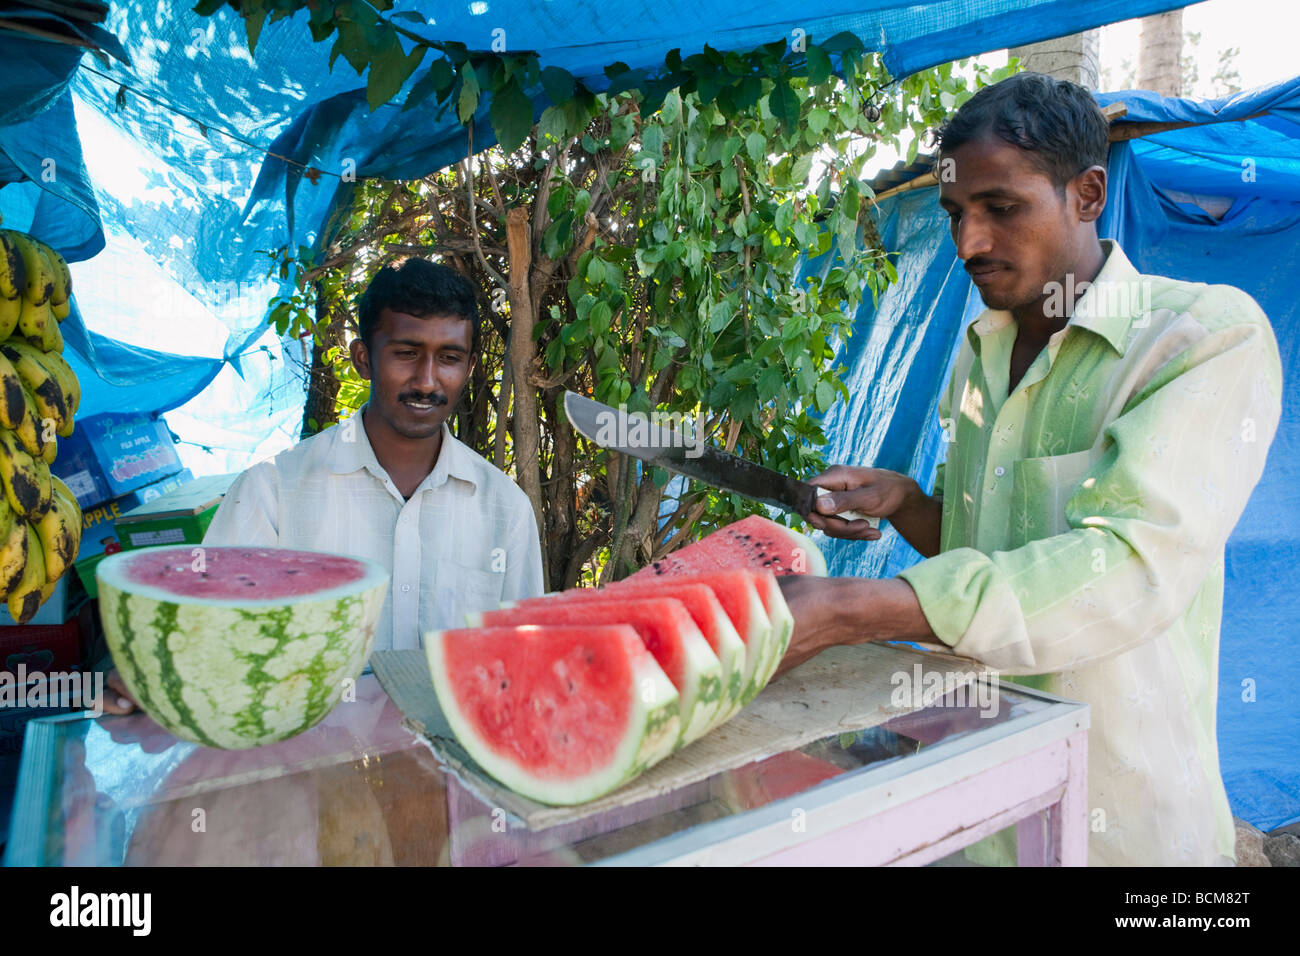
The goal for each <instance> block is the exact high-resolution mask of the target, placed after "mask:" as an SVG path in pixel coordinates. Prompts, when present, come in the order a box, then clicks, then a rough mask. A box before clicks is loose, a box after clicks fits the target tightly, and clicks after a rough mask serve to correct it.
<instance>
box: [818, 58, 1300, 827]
mask: <svg viewBox="0 0 1300 956" xmlns="http://www.w3.org/2000/svg"><path fill="white" fill-rule="evenodd" d="M1099 99H1100V100H1102V102H1103V103H1106V102H1110V101H1112V100H1117V99H1120V100H1123V101H1124V102H1125V103H1126V104H1128V105H1129V115H1128V117H1127V118H1129V119H1136V120H1140V121H1146V122H1179V121H1187V120H1203V119H1205V118H1214V117H1215V116H1216V115H1217V118H1220V119H1222V118H1225V117H1227V116H1236V117H1248V116H1252V115H1253V114H1256V113H1259V112H1261V111H1262V110H1265V109H1267V110H1269V111H1270V113H1271V114H1272V115H1270V116H1268V117H1263V118H1259V119H1254V120H1248V121H1245V122H1233V123H1226V122H1225V123H1220V124H1218V125H1213V126H1199V127H1194V128H1188V129H1181V130H1176V131H1170V132H1165V133H1160V134H1158V135H1156V136H1154V137H1152V138H1151V139H1150V140H1137V141H1133V142H1131V143H1123V144H1116V145H1115V146H1113V147H1112V149H1111V156H1110V164H1109V179H1110V196H1109V200H1108V204H1107V208H1106V213H1105V215H1104V217H1103V219H1102V221H1101V223H1100V232H1101V234H1102V235H1103V236H1106V237H1110V238H1115V239H1117V240H1118V241H1119V242H1120V244H1121V245H1122V246H1123V248H1124V251H1125V253H1126V254H1127V255H1128V256H1129V258H1130V259H1131V260H1132V261H1133V263H1134V265H1135V266H1137V268H1138V269H1139V270H1141V271H1143V272H1148V273H1158V274H1161V275H1167V276H1172V277H1174V278H1179V279H1187V280H1192V281H1200V282H1211V283H1227V284H1231V285H1235V286H1238V287H1239V288H1242V289H1245V290H1246V291H1247V292H1249V293H1250V294H1251V295H1252V296H1254V297H1255V299H1256V300H1257V301H1258V302H1259V303H1260V305H1261V306H1262V307H1263V308H1264V311H1265V312H1266V313H1267V314H1268V316H1269V319H1270V321H1271V322H1272V324H1273V328H1274V331H1275V333H1276V335H1277V340H1278V347H1279V350H1280V352H1281V356H1282V363H1283V368H1284V373H1283V378H1284V381H1283V387H1284V395H1283V400H1282V401H1283V416H1282V422H1281V425H1280V426H1279V430H1278V433H1277V436H1276V438H1275V439H1274V442H1273V445H1272V447H1271V450H1270V452H1269V460H1268V467H1267V469H1266V471H1265V473H1264V476H1263V478H1262V479H1261V481H1260V483H1259V485H1258V486H1257V487H1256V489H1255V492H1254V495H1253V496H1252V497H1251V500H1250V503H1249V505H1248V506H1247V508H1246V511H1245V513H1244V514H1243V515H1242V518H1241V521H1240V522H1239V523H1238V525H1237V528H1236V530H1235V531H1234V533H1233V535H1232V537H1231V538H1230V539H1229V542H1228V547H1227V558H1226V560H1227V581H1226V586H1225V596H1224V611H1223V631H1222V638H1221V643H1220V652H1219V718H1218V719H1219V727H1218V730H1219V755H1220V765H1221V771H1222V773H1223V779H1224V784H1225V786H1226V787H1227V790H1228V796H1229V799H1230V801H1231V803H1232V807H1233V812H1234V813H1236V814H1237V815H1238V816H1240V817H1242V818H1243V819H1246V820H1249V821H1250V822H1251V823H1253V824H1255V825H1256V826H1259V827H1261V828H1262V829H1266V830H1267V829H1272V828H1274V827H1277V826H1281V825H1284V824H1286V823H1289V822H1292V821H1294V820H1296V819H1300V749H1297V745H1296V741H1297V740H1300V690H1297V688H1300V657H1298V656H1297V655H1296V653H1295V644H1296V635H1297V630H1298V629H1300V625H1298V624H1297V622H1298V621H1300V592H1297V589H1296V588H1295V586H1294V580H1293V578H1292V575H1293V574H1294V569H1295V567H1296V566H1297V558H1300V509H1297V506H1296V500H1297V499H1296V494H1295V489H1296V487H1297V486H1300V420H1297V419H1296V417H1295V416H1294V415H1291V414H1288V410H1290V409H1294V408H1295V407H1296V405H1297V401H1298V400H1300V371H1298V370H1300V296H1298V295H1297V289H1298V285H1300V278H1297V276H1298V275H1300V271H1298V269H1297V267H1300V166H1298V165H1297V159H1300V113H1297V108H1298V107H1300V78H1297V79H1296V80H1293V81H1290V82H1288V83H1284V84H1279V85H1278V86H1275V87H1270V88H1267V89H1264V90H1259V91H1254V92H1253V93H1250V94H1243V95H1242V96H1239V97H1236V98H1234V99H1233V100H1231V101H1226V102H1220V103H1219V104H1218V106H1220V107H1221V109H1220V110H1219V111H1218V112H1217V114H1216V111H1215V104H1208V105H1207V104H1196V103H1191V102H1189V101H1183V100H1170V101H1163V100H1161V99H1160V98H1159V97H1156V96H1154V95H1152V94H1150V93H1134V92H1124V93H1114V94H1107V95H1104V96H1101V97H1099ZM1252 176H1253V177H1254V178H1253V180H1252ZM1170 190H1176V191H1178V192H1180V193H1193V192H1195V193H1200V194H1209V195H1212V196H1220V197H1226V198H1227V199H1229V200H1231V201H1232V205H1231V207H1230V208H1229V209H1228V210H1227V212H1226V213H1224V214H1223V215H1222V217H1221V218H1220V219H1218V220H1217V221H1216V220H1215V219H1214V218H1212V217H1211V216H1210V215H1208V214H1207V213H1205V212H1204V211H1202V210H1201V209H1200V208H1199V207H1197V206H1195V205H1192V204H1190V203H1189V202H1187V201H1186V198H1185V197H1178V198H1171V197H1170V195H1169V194H1168V193H1169V191H1170ZM879 221H880V231H881V235H882V237H883V238H884V240H885V244H886V246H887V247H889V248H891V249H897V250H900V251H901V253H902V255H901V257H900V259H899V263H898V266H899V268H898V271H899V281H898V283H897V284H896V285H894V286H892V287H891V288H890V289H888V290H887V291H886V292H885V294H884V295H882V296H881V299H880V303H879V306H878V307H876V306H873V305H872V303H871V302H870V301H868V302H866V303H865V304H864V306H863V307H862V309H861V310H860V311H859V313H858V315H857V317H856V322H855V331H854V334H853V336H852V337H851V339H850V340H849V341H848V342H847V343H846V344H845V346H844V347H843V348H842V349H841V351H840V354H839V356H838V357H837V361H840V362H843V363H844V364H845V365H846V366H847V368H848V372H847V375H846V378H847V382H848V385H849V394H850V396H852V399H851V401H850V402H849V403H847V404H845V405H838V406H836V407H835V408H834V409H832V410H831V412H830V413H828V415H827V417H826V421H825V427H826V430H827V434H828V435H829V436H830V439H831V440H830V444H829V447H828V449H827V453H828V458H829V459H830V460H831V461H834V462H841V463H845V464H857V465H874V466H876V467H882V468H889V469H892V470H896V471H901V472H905V473H907V474H910V475H912V476H913V477H914V478H916V479H917V481H919V482H920V483H921V485H922V486H923V487H925V488H927V489H930V488H932V486H933V482H934V474H935V465H936V464H937V462H939V461H942V460H943V458H944V446H943V433H942V431H941V429H940V427H939V424H938V420H937V417H938V414H937V406H938V398H939V392H940V388H941V386H942V385H944V384H946V382H947V379H948V375H949V373H950V370H951V363H952V360H953V358H954V357H955V355H956V352H957V348H958V345H959V344H960V335H961V334H963V331H964V329H965V326H966V325H967V324H969V322H970V321H971V320H972V319H973V318H974V317H975V316H976V315H978V313H979V312H980V311H981V310H982V308H983V305H982V303H981V302H980V300H979V296H978V294H977V293H976V292H975V291H974V289H973V286H972V285H971V283H970V280H969V278H968V277H967V275H966V273H965V272H964V271H963V270H962V268H961V263H960V262H959V261H958V260H957V259H956V255H955V249H954V247H953V244H952V241H951V239H950V238H949V234H948V221H947V216H946V214H945V213H943V211H942V210H940V209H939V207H938V204H937V202H936V192H935V190H933V189H922V190H916V191H913V192H909V193H905V194H901V195H899V196H897V197H893V198H890V199H886V200H885V201H884V202H883V203H881V207H880V215H879ZM821 540H823V541H825V542H826V545H827V548H828V550H829V551H830V552H831V566H832V569H833V571H832V573H837V574H852V575H870V576H887V575H892V574H895V573H897V572H898V571H899V570H901V569H902V568H904V567H907V566H909V565H911V564H913V563H915V562H916V561H918V560H919V559H920V556H919V555H918V554H917V553H916V552H915V551H914V550H913V549H912V548H911V547H910V546H909V545H908V544H907V543H906V542H905V541H903V540H902V539H901V538H899V537H898V536H897V534H896V533H895V532H894V531H893V530H892V529H889V530H887V532H886V534H885V536H884V537H883V538H882V539H881V540H880V541H877V542H873V543H870V544H860V543H850V542H842V541H835V542H830V541H827V540H826V539H824V538H823V539H821Z"/></svg>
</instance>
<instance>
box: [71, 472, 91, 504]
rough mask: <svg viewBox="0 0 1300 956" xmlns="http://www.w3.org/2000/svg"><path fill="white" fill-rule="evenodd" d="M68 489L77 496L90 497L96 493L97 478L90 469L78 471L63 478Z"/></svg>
mask: <svg viewBox="0 0 1300 956" xmlns="http://www.w3.org/2000/svg"><path fill="white" fill-rule="evenodd" d="M63 483H64V484H65V485H67V486H68V490H69V491H71V492H72V494H73V495H74V496H75V497H77V498H89V497H90V496H91V495H93V494H94V493H95V479H94V478H92V477H91V474H90V472H88V471H78V472H75V473H73V474H71V475H68V476H67V477H65V478H64V479H63Z"/></svg>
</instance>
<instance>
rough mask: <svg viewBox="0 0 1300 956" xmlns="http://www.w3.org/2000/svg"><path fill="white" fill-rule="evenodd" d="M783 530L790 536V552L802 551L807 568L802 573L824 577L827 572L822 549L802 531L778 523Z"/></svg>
mask: <svg viewBox="0 0 1300 956" xmlns="http://www.w3.org/2000/svg"><path fill="white" fill-rule="evenodd" d="M778 527H780V528H781V530H782V531H783V532H785V533H786V534H787V535H789V536H790V538H791V544H790V550H791V553H794V554H797V553H798V552H803V556H804V558H805V560H806V564H807V568H806V570H804V571H803V572H802V573H803V574H809V575H812V576H813V577H818V578H824V577H826V574H827V570H828V569H827V566H826V555H824V554H822V549H821V548H819V547H817V543H816V542H815V541H813V539H812V538H810V537H808V535H806V534H804V533H803V532H802V531H796V530H795V529H794V528H787V527H785V526H784V525H778Z"/></svg>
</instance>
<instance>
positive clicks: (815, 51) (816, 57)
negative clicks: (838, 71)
mask: <svg viewBox="0 0 1300 956" xmlns="http://www.w3.org/2000/svg"><path fill="white" fill-rule="evenodd" d="M806 57H807V61H808V85H809V86H816V85H818V84H819V83H825V82H826V81H827V80H828V79H830V75H831V58H830V57H829V56H827V55H826V51H825V50H823V49H822V48H821V47H819V46H816V45H810V46H809V47H808V50H807V53H806Z"/></svg>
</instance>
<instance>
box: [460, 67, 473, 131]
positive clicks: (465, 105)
mask: <svg viewBox="0 0 1300 956" xmlns="http://www.w3.org/2000/svg"><path fill="white" fill-rule="evenodd" d="M478 100H479V86H478V76H477V75H476V74H475V73H474V71H473V70H471V69H469V67H468V65H466V66H465V67H462V69H461V74H460V98H459V99H458V100H457V101H456V115H457V116H458V117H459V118H460V121H461V122H462V123H469V122H470V121H471V120H473V119H474V111H475V110H477V109H478Z"/></svg>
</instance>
